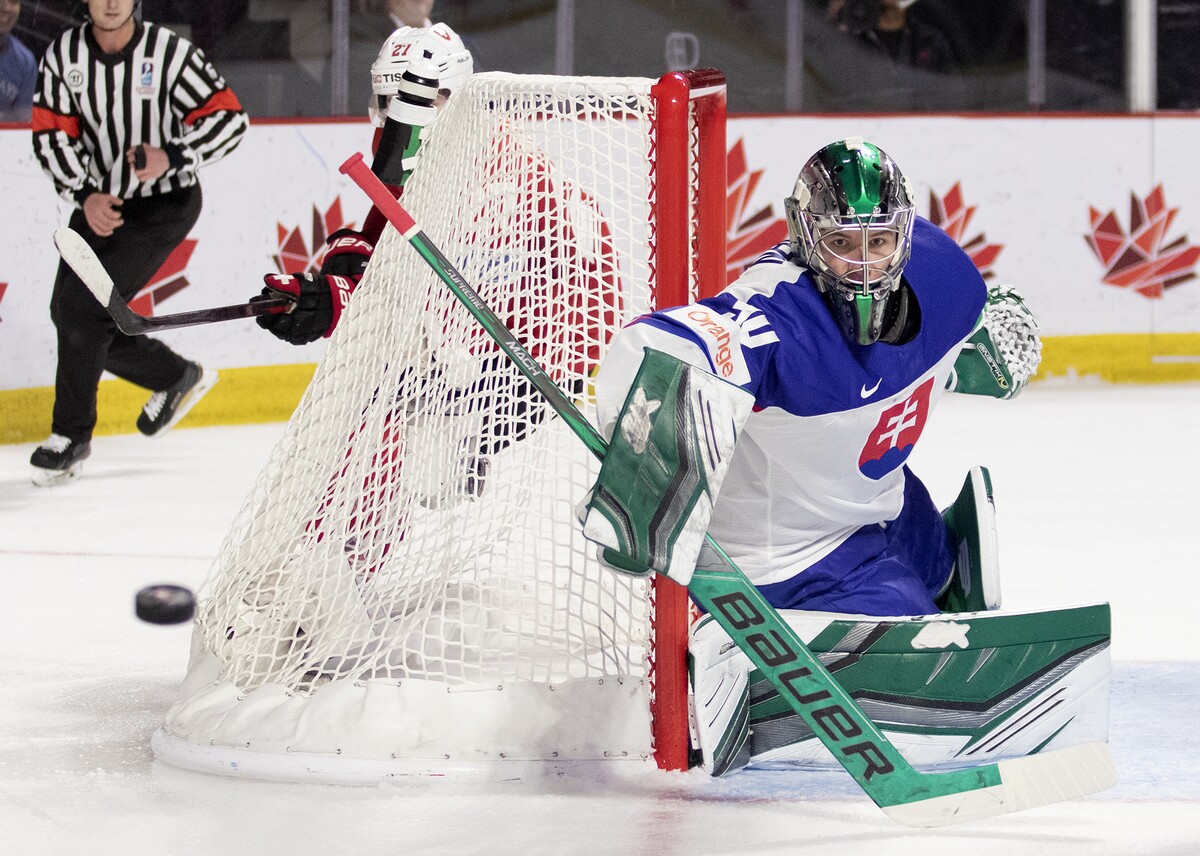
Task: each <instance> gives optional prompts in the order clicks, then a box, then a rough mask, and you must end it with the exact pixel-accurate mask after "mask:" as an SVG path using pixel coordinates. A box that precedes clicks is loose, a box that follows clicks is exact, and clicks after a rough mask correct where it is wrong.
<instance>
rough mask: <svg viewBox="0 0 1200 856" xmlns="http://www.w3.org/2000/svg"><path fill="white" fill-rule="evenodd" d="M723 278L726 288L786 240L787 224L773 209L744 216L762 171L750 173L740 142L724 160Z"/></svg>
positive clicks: (768, 208) (735, 144)
mask: <svg viewBox="0 0 1200 856" xmlns="http://www.w3.org/2000/svg"><path fill="white" fill-rule="evenodd" d="M726 172H727V174H728V180H727V183H726V200H727V204H726V209H725V210H726V217H727V222H726V239H727V241H726V255H725V258H726V262H725V270H726V279H725V283H726V285H728V284H729V283H731V282H733V281H734V280H735V279H737V278H738V276H740V275H741V273H742V271H744V270H745V269H746V267H747V266H748V265H750V264H751V263H752V262H753V261H754V260H755V259H757V258H758V257H759V256H760V255H762V254H763V253H765V252H766V251H767V250H769V249H771V247H773V246H775V245H776V244H778V243H779V242H780V241H782V240H783V239H784V238H786V237H787V221H786V220H784V219H783V218H782V217H776V216H775V212H774V210H773V209H772V206H770V205H768V206H767V207H765V208H763V209H761V210H759V211H757V212H755V213H754V214H751V215H749V216H747V215H746V205H747V204H748V203H749V201H750V197H751V196H753V195H754V189H755V188H756V187H757V186H758V182H759V179H761V178H762V174H763V171H762V170H761V169H760V170H756V171H755V172H750V171H749V170H748V169H747V167H746V150H745V147H744V146H743V145H742V141H741V140H740V139H739V140H738V141H737V142H736V143H734V144H733V148H731V149H730V150H729V154H728V155H727V157H726Z"/></svg>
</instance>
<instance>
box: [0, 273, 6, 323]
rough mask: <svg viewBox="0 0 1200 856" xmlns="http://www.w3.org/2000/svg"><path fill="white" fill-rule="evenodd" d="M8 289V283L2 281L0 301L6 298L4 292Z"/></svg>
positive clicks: (0, 319) (0, 284)
mask: <svg viewBox="0 0 1200 856" xmlns="http://www.w3.org/2000/svg"><path fill="white" fill-rule="evenodd" d="M6 291H8V283H7V282H0V301H3V300H4V292H6ZM3 320H4V319H3V318H0V321H3Z"/></svg>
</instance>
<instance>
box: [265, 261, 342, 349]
mask: <svg viewBox="0 0 1200 856" xmlns="http://www.w3.org/2000/svg"><path fill="white" fill-rule="evenodd" d="M263 282H265V283H266V284H267V287H266V288H264V289H263V290H262V293H263V296H264V297H275V296H276V295H279V294H283V295H286V296H288V297H291V298H292V299H293V300H295V301H296V308H295V309H293V310H292V311H291V312H289V313H287V314H285V315H260V316H258V318H257V319H256V320H257V321H258V326H259V327H262V328H263V329H264V330H267V331H269V332H270V333H271V335H273V336H274V337H275V338H277V339H283V341H285V342H290V343H292V344H293V345H307V344H308V343H309V342H315V341H316V340H317V339H320V338H321V337H322V336H324V337H326V338H328V337H329V335H330V334H331V333H333V328H335V327H336V326H337V324H338V321H339V320H340V319H341V317H342V310H343V309H345V308H346V304H347V303H349V302H350V295H351V294H353V293H354V286H355V285H356V284H357V283H356V282H355V281H354V280H353V279H351V278H349V277H345V276H324V275H322V274H319V273H318V274H312V273H301V274H296V275H283V274H277V273H269V274H267V275H266V276H264V277H263Z"/></svg>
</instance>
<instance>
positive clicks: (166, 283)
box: [129, 238, 197, 317]
mask: <svg viewBox="0 0 1200 856" xmlns="http://www.w3.org/2000/svg"><path fill="white" fill-rule="evenodd" d="M196 243H197V242H196V239H195V238H186V239H184V241H183V242H182V243H181V244H180V245H179V246H178V247H176V248H175V249H174V250H172V251H171V255H169V256H167V260H166V261H165V262H163V263H162V266H161V267H159V269H158V270H157V271H155V272H154V276H152V277H150V281H149V282H148V283H146V284H145V285H143V286H142V288H141V290H140V291H138V293H137V294H135V295H134V296H133V300H131V301H129V308H130V309H132V310H133V311H134V312H136V313H138V314H139V315H145V316H147V317H148V316H151V315H153V314H154V307H156V306H158V304H160V303H162V302H163V301H164V300H166V299H167V298H168V297H170V296H171V295H173V294H178V293H179V292H180V291H182V290H183V289H185V288H187V287H188V279H187V277H186V276H184V275H183V269H184V268H186V267H187V263H188V261H189V260H190V259H191V258H192V251H193V250H195V249H196Z"/></svg>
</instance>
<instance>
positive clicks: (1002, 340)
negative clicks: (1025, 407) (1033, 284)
mask: <svg viewBox="0 0 1200 856" xmlns="http://www.w3.org/2000/svg"><path fill="white" fill-rule="evenodd" d="M1041 359H1042V341H1041V338H1040V337H1039V335H1038V325H1037V321H1035V320H1034V318H1033V313H1032V312H1030V311H1029V307H1027V306H1026V305H1025V301H1024V299H1023V298H1022V297H1021V295H1020V294H1019V293H1018V292H1017V290H1016V289H1014V288H1012V287H1010V286H1006V285H994V286H992V287H991V288H990V289H988V295H987V303H986V304H985V305H984V308H983V315H982V316H981V318H980V320H979V325H978V326H977V327H976V328H975V332H974V333H972V334H971V336H970V338H968V339H967V340H966V341H965V342H963V346H962V351H961V353H960V354H959V356H958V359H956V360H955V361H954V370H953V372H951V374H950V378H949V382H948V383H947V388H948V389H950V390H951V391H953V392H962V393H966V394H967V395H988V396H991V397H993V398H1012V397H1013V396H1015V395H1017V394H1018V393H1019V392H1020V391H1021V390H1022V389H1024V388H1025V385H1026V384H1027V383H1029V379H1030V378H1032V377H1033V376H1034V374H1035V373H1036V372H1037V367H1038V363H1040V362H1041Z"/></svg>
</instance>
